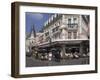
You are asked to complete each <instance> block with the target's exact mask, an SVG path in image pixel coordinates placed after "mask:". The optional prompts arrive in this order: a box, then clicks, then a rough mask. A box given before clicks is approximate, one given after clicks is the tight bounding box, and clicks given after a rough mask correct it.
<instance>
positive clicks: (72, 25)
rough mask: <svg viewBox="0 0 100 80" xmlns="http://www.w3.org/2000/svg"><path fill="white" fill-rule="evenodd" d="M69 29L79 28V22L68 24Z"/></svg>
mask: <svg viewBox="0 0 100 80" xmlns="http://www.w3.org/2000/svg"><path fill="white" fill-rule="evenodd" d="M67 29H68V30H77V29H78V24H76V23H73V24H67Z"/></svg>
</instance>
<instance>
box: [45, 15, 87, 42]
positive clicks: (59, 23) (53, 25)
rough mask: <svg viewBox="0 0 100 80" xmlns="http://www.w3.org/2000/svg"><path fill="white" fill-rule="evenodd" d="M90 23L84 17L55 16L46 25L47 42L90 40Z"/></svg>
mask: <svg viewBox="0 0 100 80" xmlns="http://www.w3.org/2000/svg"><path fill="white" fill-rule="evenodd" d="M88 30H89V23H86V22H85V21H84V19H83V17H82V15H76V14H74V15H73V14H55V15H52V16H51V17H50V18H49V19H48V20H47V21H46V22H45V23H44V32H43V33H44V36H45V38H44V39H45V41H46V42H48V41H49V39H50V38H51V41H52V42H53V41H59V40H68V39H70V40H73V39H75V40H77V39H81V40H84V39H86V40H87V39H88V37H87V35H88V34H89V31H88Z"/></svg>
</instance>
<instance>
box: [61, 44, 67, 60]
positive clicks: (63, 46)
mask: <svg viewBox="0 0 100 80" xmlns="http://www.w3.org/2000/svg"><path fill="white" fill-rule="evenodd" d="M65 49H66V46H65V45H62V48H61V57H62V58H63V59H64V58H65V53H66V50H65Z"/></svg>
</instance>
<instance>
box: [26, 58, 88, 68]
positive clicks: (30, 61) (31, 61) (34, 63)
mask: <svg viewBox="0 0 100 80" xmlns="http://www.w3.org/2000/svg"><path fill="white" fill-rule="evenodd" d="M80 64H81V65H84V64H89V57H83V58H78V59H76V58H73V59H62V60H60V61H54V60H52V61H48V60H39V59H35V58H33V57H26V67H39V66H57V65H59V66H60V65H80Z"/></svg>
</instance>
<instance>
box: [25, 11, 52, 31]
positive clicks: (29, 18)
mask: <svg viewBox="0 0 100 80" xmlns="http://www.w3.org/2000/svg"><path fill="white" fill-rule="evenodd" d="M51 15H53V14H50V13H34V12H26V13H25V17H26V32H28V33H29V32H30V31H31V27H32V26H33V25H34V27H35V31H36V32H39V31H40V30H41V29H42V27H43V24H44V22H45V21H47V20H48V19H49V17H50V16H51Z"/></svg>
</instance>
